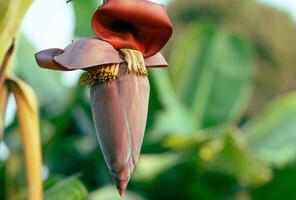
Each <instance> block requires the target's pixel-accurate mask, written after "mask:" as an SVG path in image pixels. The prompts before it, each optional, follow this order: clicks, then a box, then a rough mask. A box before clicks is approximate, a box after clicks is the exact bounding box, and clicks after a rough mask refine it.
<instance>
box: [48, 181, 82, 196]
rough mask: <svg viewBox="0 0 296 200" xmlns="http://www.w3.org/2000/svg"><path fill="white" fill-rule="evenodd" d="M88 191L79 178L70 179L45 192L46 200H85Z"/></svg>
mask: <svg viewBox="0 0 296 200" xmlns="http://www.w3.org/2000/svg"><path fill="white" fill-rule="evenodd" d="M86 197H87V190H86V188H85V186H84V184H83V183H82V182H81V181H80V180H79V179H78V178H77V177H70V178H67V179H64V180H62V181H61V182H59V183H57V184H55V185H53V186H52V187H50V188H48V189H47V190H46V191H45V200H85V199H86Z"/></svg>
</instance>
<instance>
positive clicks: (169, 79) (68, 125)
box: [0, 0, 296, 200]
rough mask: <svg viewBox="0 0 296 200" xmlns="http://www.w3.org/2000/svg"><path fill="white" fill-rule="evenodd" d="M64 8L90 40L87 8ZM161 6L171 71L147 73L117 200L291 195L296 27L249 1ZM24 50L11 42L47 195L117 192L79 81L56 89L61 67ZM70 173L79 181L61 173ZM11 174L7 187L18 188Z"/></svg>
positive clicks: (1, 178) (1, 175)
mask: <svg viewBox="0 0 296 200" xmlns="http://www.w3.org/2000/svg"><path fill="white" fill-rule="evenodd" d="M73 3H74V9H75V15H76V22H77V23H76V24H77V27H76V30H75V34H76V36H77V37H86V36H92V33H91V32H90V26H89V20H90V19H89V18H90V15H89V14H90V13H92V12H93V10H94V9H95V8H96V6H97V5H98V4H97V3H94V2H93V1H82V0H75V1H73ZM229 5H231V6H229ZM84 13H86V15H85V14H84ZM169 13H170V15H171V18H172V21H173V23H174V24H175V34H174V37H173V38H172V40H171V41H170V43H169V45H168V47H167V48H166V49H165V51H164V53H165V55H166V57H167V58H168V62H169V63H170V67H169V68H168V69H151V70H150V75H149V79H150V84H151V96H150V103H149V104H150V105H149V116H148V124H147V128H146V135H145V139H144V144H143V148H142V155H141V157H140V160H139V163H138V164H137V167H136V169H135V172H134V175H133V177H132V179H131V182H130V184H129V186H128V192H127V195H126V197H125V199H129V200H142V199H147V200H148V199H153V200H154V199H170V200H180V199H182V200H195V199H206V200H211V199H219V200H221V199H222V200H223V199H294V198H296V193H295V190H294V188H293V183H294V182H295V181H296V165H295V158H296V149H295V146H296V145H295V141H296V140H295V137H296V103H295V102H296V94H295V93H293V89H296V83H295V80H294V78H293V77H295V76H293V75H292V74H293V73H294V75H295V68H294V67H293V66H294V63H296V62H295V56H294V55H293V53H295V52H296V51H293V50H292V48H295V47H296V46H295V45H293V44H295V43H294V41H295V37H292V36H294V35H295V31H296V28H295V24H293V23H292V21H291V20H290V19H289V18H288V17H287V16H286V15H285V14H283V13H282V12H280V11H277V10H275V9H272V8H270V7H266V6H263V5H258V4H257V3H255V2H253V1H251V0H246V1H235V0H211V1H208V0H201V1H195V0H182V1H181V0H177V1H173V2H172V3H171V4H170V6H169ZM80 16H83V17H80ZM271 22H272V23H271ZM293 34H294V35H293ZM287 37H288V38H290V39H288V38H287ZM287 41H289V43H287ZM284 47H285V48H284ZM34 53H35V50H34V48H33V47H32V46H31V45H30V43H29V42H28V41H27V40H26V38H24V37H22V39H21V41H20V47H19V50H18V54H17V60H16V64H15V66H16V69H15V72H16V73H17V74H18V75H19V76H20V77H22V78H23V79H24V80H26V81H27V82H28V83H30V84H31V85H32V86H33V87H34V88H35V90H36V91H37V94H38V96H39V99H40V101H41V123H42V124H41V127H42V141H43V154H44V155H43V156H44V168H45V169H46V170H45V171H48V176H46V182H45V183H46V184H45V185H46V188H45V191H46V193H45V194H46V197H47V198H46V199H59V198H61V199H65V198H64V196H65V195H66V196H67V198H66V199H67V200H68V199H69V200H71V199H84V198H85V196H86V190H85V188H87V190H88V192H89V197H88V199H91V200H100V199H106V200H107V199H117V198H119V196H118V195H117V193H116V191H115V188H114V187H113V186H110V184H112V181H111V177H110V175H109V174H108V170H107V167H106V165H105V162H104V160H103V157H102V155H101V153H100V150H99V147H98V144H97V141H96V136H95V132H94V127H93V123H92V117H91V111H90V106H89V95H88V88H83V87H82V86H80V85H78V84H77V85H76V86H74V87H69V86H65V85H63V82H62V79H61V73H60V72H50V71H45V70H43V69H39V68H38V67H37V65H36V64H35V61H34V58H33V54H34ZM293 70H294V71H293ZM283 88H289V89H287V90H286V89H283ZM283 91H289V92H286V94H282V92H283ZM271 97H275V98H272V99H271ZM257 99H259V100H257ZM258 102H259V103H258ZM16 131H17V127H16V125H15V122H14V123H12V124H11V125H10V126H9V127H8V128H7V129H6V132H7V134H6V137H5V143H6V144H7V145H8V146H9V147H10V149H14V152H13V155H14V154H16V155H18V154H19V153H20V150H18V149H20V148H19V144H15V140H14V137H15V132H16ZM11 162H12V161H11V159H9V160H8V161H6V162H2V163H0V182H1V183H4V182H5V180H8V179H9V180H10V179H13V178H14V179H17V178H16V177H9V175H10V174H11V173H7V171H8V169H9V168H8V166H10V165H11ZM12 164H13V163H12ZM14 166H15V165H14ZM21 167H22V166H21V164H20V165H19V167H18V170H20V171H21V169H22V168H21ZM76 173H79V174H81V176H79V180H78V178H75V177H76V176H74V178H73V177H70V178H68V179H64V178H63V177H67V176H72V175H73V174H76ZM45 174H46V173H45ZM20 177H22V176H20ZM17 180H18V181H19V182H20V183H19V184H16V185H15V186H14V187H20V185H22V184H24V183H23V181H22V180H23V179H22V178H18V179H17ZM4 190H7V187H5V184H1V185H0V191H1V192H2V191H4ZM16 191H18V190H16ZM1 192H0V194H1ZM18 193H21V192H18ZM51 195H53V196H51ZM55 195H57V196H58V197H56V196H55ZM70 195H71V196H70ZM48 196H51V198H50V197H48Z"/></svg>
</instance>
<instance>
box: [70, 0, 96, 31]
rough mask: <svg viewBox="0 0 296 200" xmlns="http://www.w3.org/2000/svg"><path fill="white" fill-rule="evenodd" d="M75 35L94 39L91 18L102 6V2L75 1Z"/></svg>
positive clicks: (91, 0)
mask: <svg viewBox="0 0 296 200" xmlns="http://www.w3.org/2000/svg"><path fill="white" fill-rule="evenodd" d="M73 4H74V11H75V24H76V27H75V35H76V36H80V37H93V36H94V34H93V32H92V30H91V18H92V15H93V13H94V11H95V9H96V8H97V7H98V6H99V5H101V1H100V0H88V1H85V0H75V1H73Z"/></svg>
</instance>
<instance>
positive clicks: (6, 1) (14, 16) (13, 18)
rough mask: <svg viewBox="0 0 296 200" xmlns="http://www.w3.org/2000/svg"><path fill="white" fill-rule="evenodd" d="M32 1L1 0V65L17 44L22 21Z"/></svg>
mask: <svg viewBox="0 0 296 200" xmlns="http://www.w3.org/2000/svg"><path fill="white" fill-rule="evenodd" d="M30 4H31V0H19V1H13V0H0V63H2V61H3V58H4V56H5V54H6V52H7V50H8V49H9V48H10V47H11V44H12V43H13V42H15V40H16V38H17V34H18V32H19V26H20V23H21V20H22V18H23V16H24V14H25V12H26V10H27V8H28V7H29V5H30Z"/></svg>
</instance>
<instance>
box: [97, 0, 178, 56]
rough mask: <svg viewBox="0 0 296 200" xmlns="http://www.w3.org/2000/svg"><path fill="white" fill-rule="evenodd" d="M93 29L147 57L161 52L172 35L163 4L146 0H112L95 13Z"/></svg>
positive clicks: (116, 44) (116, 45)
mask: <svg viewBox="0 0 296 200" xmlns="http://www.w3.org/2000/svg"><path fill="white" fill-rule="evenodd" d="M92 28H93V31H94V33H95V34H96V35H97V36H98V37H99V38H101V39H102V40H105V41H107V42H108V43H110V44H112V46H113V47H114V48H115V49H122V48H128V49H134V50H138V51H140V52H142V54H143V56H144V57H148V56H152V55H154V54H156V53H157V52H159V51H160V50H161V49H162V47H163V46H164V45H165V44H166V43H167V41H168V40H169V38H170V36H171V35H172V30H173V29H172V24H171V22H170V20H169V18H168V15H167V13H166V10H165V8H164V6H163V5H161V4H157V3H153V2H150V1H146V0H109V1H107V2H106V3H105V4H103V5H102V6H100V7H99V8H98V9H97V10H96V12H95V14H94V15H93V17H92Z"/></svg>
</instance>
